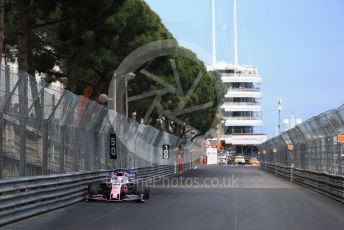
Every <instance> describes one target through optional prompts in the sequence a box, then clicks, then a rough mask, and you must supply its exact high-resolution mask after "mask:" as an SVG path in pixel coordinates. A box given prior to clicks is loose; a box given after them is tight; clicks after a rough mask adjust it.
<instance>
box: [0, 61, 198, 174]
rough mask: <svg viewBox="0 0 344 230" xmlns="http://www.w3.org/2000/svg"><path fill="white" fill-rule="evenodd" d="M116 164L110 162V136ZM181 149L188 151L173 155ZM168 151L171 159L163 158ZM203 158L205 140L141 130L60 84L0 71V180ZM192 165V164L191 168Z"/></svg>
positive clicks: (4, 68)
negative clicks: (113, 145) (112, 138)
mask: <svg viewBox="0 0 344 230" xmlns="http://www.w3.org/2000/svg"><path fill="white" fill-rule="evenodd" d="M111 133H115V134H116V142H117V144H116V153H117V159H110V154H109V153H110V144H109V143H110V140H109V138H110V134H111ZM180 143H183V144H184V146H185V148H184V149H183V150H182V151H181V152H180V151H177V150H176V149H175V147H176V146H178V145H179V144H180ZM163 145H168V146H169V147H170V149H169V157H168V158H167V159H165V158H166V157H165V158H164V157H163ZM204 152H205V150H204V144H203V139H202V138H199V139H195V141H193V142H187V141H185V140H182V139H180V138H179V137H177V136H174V135H172V134H169V133H167V132H163V131H160V130H158V129H155V128H153V127H151V126H146V125H144V124H139V123H137V122H136V121H134V120H132V119H129V118H127V117H125V116H123V115H121V114H118V113H116V112H114V111H112V110H109V109H108V108H107V107H105V106H103V105H100V104H97V103H96V102H94V101H92V100H89V99H87V98H86V97H83V96H77V95H75V94H73V93H71V92H69V91H68V90H65V89H63V88H61V87H60V86H58V85H57V84H51V85H47V84H46V83H45V82H44V81H38V80H36V79H34V78H32V77H31V76H29V75H28V74H27V73H21V72H20V73H18V70H16V69H11V68H10V67H9V66H3V65H2V66H1V71H0V179H12V178H18V177H28V176H40V175H50V174H64V173H71V172H80V171H84V172H91V171H97V170H108V169H114V168H129V169H139V168H150V167H153V168H154V167H158V166H161V165H170V166H174V167H176V164H177V163H178V155H182V156H183V157H184V162H185V161H186V162H192V161H194V160H195V159H197V158H198V157H199V156H200V155H201V154H203V153H204ZM190 164H191V163H190Z"/></svg>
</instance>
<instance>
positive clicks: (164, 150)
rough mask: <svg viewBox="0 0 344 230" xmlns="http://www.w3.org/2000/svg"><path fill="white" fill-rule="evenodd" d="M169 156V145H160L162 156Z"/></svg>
mask: <svg viewBox="0 0 344 230" xmlns="http://www.w3.org/2000/svg"><path fill="white" fill-rule="evenodd" d="M169 157H170V146H169V145H162V158H163V159H168V158H169Z"/></svg>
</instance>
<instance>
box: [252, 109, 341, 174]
mask: <svg viewBox="0 0 344 230" xmlns="http://www.w3.org/2000/svg"><path fill="white" fill-rule="evenodd" d="M341 134H344V105H342V106H340V107H339V108H337V109H334V110H330V111H327V112H325V113H322V114H320V115H318V116H315V117H313V118H311V119H309V120H307V121H305V122H303V123H302V124H300V125H297V126H295V127H294V128H292V129H290V130H288V131H286V132H283V133H282V134H281V135H279V136H277V137H274V138H272V139H270V140H268V141H266V142H265V143H263V144H261V145H260V146H259V149H260V153H261V159H262V161H263V162H266V163H270V164H276V165H281V166H288V167H290V166H291V167H294V168H297V169H306V170H311V171H314V172H320V173H330V174H335V175H343V174H344V144H343V143H340V141H339V140H338V139H339V136H340V135H341Z"/></svg>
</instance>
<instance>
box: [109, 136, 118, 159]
mask: <svg viewBox="0 0 344 230" xmlns="http://www.w3.org/2000/svg"><path fill="white" fill-rule="evenodd" d="M116 139H117V138H116V134H114V133H111V134H110V159H117V151H116V144H117V142H116Z"/></svg>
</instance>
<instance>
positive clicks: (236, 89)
mask: <svg viewBox="0 0 344 230" xmlns="http://www.w3.org/2000/svg"><path fill="white" fill-rule="evenodd" d="M228 92H260V88H251V89H250V88H228Z"/></svg>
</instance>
